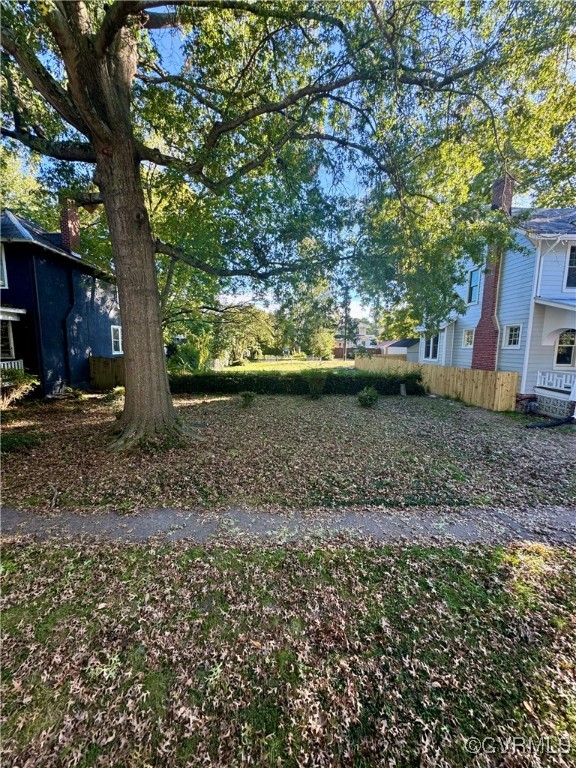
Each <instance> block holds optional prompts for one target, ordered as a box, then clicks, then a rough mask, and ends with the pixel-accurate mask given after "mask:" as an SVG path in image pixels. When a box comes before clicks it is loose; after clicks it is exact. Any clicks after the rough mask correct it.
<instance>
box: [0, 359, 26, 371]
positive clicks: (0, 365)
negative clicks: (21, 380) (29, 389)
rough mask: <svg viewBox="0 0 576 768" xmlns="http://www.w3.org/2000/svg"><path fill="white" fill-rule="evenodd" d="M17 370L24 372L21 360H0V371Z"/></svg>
mask: <svg viewBox="0 0 576 768" xmlns="http://www.w3.org/2000/svg"><path fill="white" fill-rule="evenodd" d="M14 368H17V369H18V370H19V371H23V370H24V361H23V360H0V370H2V371H5V370H8V369H14Z"/></svg>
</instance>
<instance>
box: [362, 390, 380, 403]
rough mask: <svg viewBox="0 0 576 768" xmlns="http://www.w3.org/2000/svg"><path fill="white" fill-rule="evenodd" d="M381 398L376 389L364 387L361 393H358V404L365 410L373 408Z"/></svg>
mask: <svg viewBox="0 0 576 768" xmlns="http://www.w3.org/2000/svg"><path fill="white" fill-rule="evenodd" d="M379 397H380V395H379V394H378V390H376V389H374V387H364V389H363V390H362V391H361V392H358V402H359V403H360V405H361V406H362V407H363V408H373V407H374V406H375V405H376V403H377V402H378V398H379Z"/></svg>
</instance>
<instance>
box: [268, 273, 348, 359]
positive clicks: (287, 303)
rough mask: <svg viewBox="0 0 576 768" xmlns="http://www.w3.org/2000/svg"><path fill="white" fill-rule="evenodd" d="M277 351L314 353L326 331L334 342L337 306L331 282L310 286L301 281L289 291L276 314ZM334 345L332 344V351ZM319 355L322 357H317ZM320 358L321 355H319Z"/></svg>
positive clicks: (319, 282)
mask: <svg viewBox="0 0 576 768" xmlns="http://www.w3.org/2000/svg"><path fill="white" fill-rule="evenodd" d="M275 320H276V326H277V331H276V337H277V348H278V350H279V351H281V350H283V349H290V350H292V351H294V350H296V351H303V352H305V353H306V354H308V355H313V354H315V353H314V352H313V351H312V349H313V347H314V348H317V346H315V342H314V339H315V338H317V335H318V334H319V333H320V332H321V331H324V330H326V329H328V330H329V331H330V333H331V338H332V341H333V340H334V332H335V330H336V326H337V324H338V305H337V301H336V299H335V297H334V294H333V292H332V290H331V285H330V282H329V281H328V280H326V279H325V280H320V281H317V282H315V283H312V284H309V283H307V282H303V281H301V280H300V281H299V282H298V283H295V284H293V285H292V287H291V289H290V291H289V292H288V291H286V292H285V295H284V301H283V302H282V303H281V305H280V307H279V308H278V309H277V310H276V312H275ZM333 346H334V344H333V343H332V345H331V349H332V348H333ZM316 356H319V355H316ZM320 356H321V355H320Z"/></svg>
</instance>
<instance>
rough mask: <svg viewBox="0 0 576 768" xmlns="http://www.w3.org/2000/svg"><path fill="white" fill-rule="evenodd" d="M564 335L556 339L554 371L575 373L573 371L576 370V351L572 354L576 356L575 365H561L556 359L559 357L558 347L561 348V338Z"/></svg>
mask: <svg viewBox="0 0 576 768" xmlns="http://www.w3.org/2000/svg"><path fill="white" fill-rule="evenodd" d="M569 330H571V329H569ZM562 333H563V332H562ZM562 333H559V334H558V338H557V339H556V343H555V344H554V365H553V366H552V370H553V371H573V370H576V351H574V352H572V354H573V355H574V363H568V364H567V365H561V364H560V363H557V362H556V358H557V357H558V347H559V346H560V336H562Z"/></svg>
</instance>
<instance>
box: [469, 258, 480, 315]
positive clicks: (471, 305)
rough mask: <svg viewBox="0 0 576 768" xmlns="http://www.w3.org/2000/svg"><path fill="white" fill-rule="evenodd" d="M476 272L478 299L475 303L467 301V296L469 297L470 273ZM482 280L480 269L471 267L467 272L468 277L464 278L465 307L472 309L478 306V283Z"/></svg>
mask: <svg viewBox="0 0 576 768" xmlns="http://www.w3.org/2000/svg"><path fill="white" fill-rule="evenodd" d="M476 271H477V272H478V286H477V287H478V298H477V299H476V301H468V296H470V275H471V274H472V272H476ZM481 279H482V271H481V269H480V267H473V268H472V269H469V270H468V276H467V278H466V306H467V307H473V306H474V305H475V304H478V303H479V301H480V281H481Z"/></svg>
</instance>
